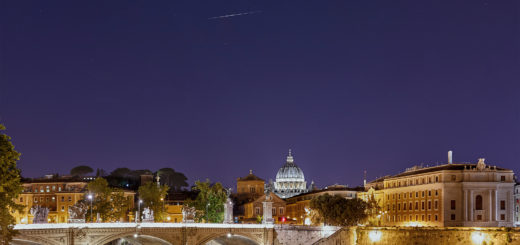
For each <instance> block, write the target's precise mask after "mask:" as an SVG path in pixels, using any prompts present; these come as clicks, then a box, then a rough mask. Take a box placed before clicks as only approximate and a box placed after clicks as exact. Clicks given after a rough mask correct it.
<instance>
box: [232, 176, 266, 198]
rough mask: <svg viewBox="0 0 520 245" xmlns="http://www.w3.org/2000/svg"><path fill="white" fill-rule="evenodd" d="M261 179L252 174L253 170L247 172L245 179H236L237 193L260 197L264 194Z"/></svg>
mask: <svg viewBox="0 0 520 245" xmlns="http://www.w3.org/2000/svg"><path fill="white" fill-rule="evenodd" d="M264 184H265V181H264V180H263V179H260V178H258V177H257V176H256V175H254V174H253V170H249V174H248V175H247V176H245V177H241V178H237V193H238V194H251V195H252V196H260V195H263V194H264Z"/></svg>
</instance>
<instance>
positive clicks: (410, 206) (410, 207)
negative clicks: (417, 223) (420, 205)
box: [408, 202, 413, 219]
mask: <svg viewBox="0 0 520 245" xmlns="http://www.w3.org/2000/svg"><path fill="white" fill-rule="evenodd" d="M408 207H409V209H410V210H412V209H413V204H412V202H410V205H409V206H408ZM410 219H412V218H410Z"/></svg>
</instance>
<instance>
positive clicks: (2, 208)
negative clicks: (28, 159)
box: [0, 124, 23, 245]
mask: <svg viewBox="0 0 520 245" xmlns="http://www.w3.org/2000/svg"><path fill="white" fill-rule="evenodd" d="M3 130H5V127H4V125H2V124H0V132H1V131H3ZM19 158H20V153H18V152H17V151H15V149H14V145H13V144H12V143H11V137H9V136H7V135H5V134H3V133H0V237H1V240H0V242H1V243H2V244H5V245H7V244H9V242H10V241H11V240H12V239H13V237H14V236H15V235H16V234H17V231H15V230H13V228H14V224H15V222H16V220H15V219H14V217H13V216H12V213H11V212H14V211H18V212H22V211H23V206H22V205H19V204H16V203H15V202H14V200H16V199H17V198H18V195H19V194H20V193H21V192H22V185H21V183H20V169H18V168H17V166H16V162H17V161H18V160H19Z"/></svg>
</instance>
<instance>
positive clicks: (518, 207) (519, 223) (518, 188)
mask: <svg viewBox="0 0 520 245" xmlns="http://www.w3.org/2000/svg"><path fill="white" fill-rule="evenodd" d="M514 212H515V219H514V220H515V226H516V227H520V183H516V185H515V211H514Z"/></svg>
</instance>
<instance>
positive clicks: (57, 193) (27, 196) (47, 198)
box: [14, 178, 135, 224]
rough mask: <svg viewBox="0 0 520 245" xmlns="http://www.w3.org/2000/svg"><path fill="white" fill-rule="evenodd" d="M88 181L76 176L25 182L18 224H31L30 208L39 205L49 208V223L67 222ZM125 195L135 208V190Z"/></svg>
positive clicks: (17, 214)
mask: <svg viewBox="0 0 520 245" xmlns="http://www.w3.org/2000/svg"><path fill="white" fill-rule="evenodd" d="M87 184H88V183H87V182H85V181H83V180H77V179H74V178H63V179H61V178H60V179H52V178H43V179H36V180H33V181H31V182H26V183H23V184H22V186H23V191H22V193H21V194H20V196H19V197H18V198H17V199H16V203H18V204H22V205H24V210H23V212H21V213H19V212H15V213H14V217H15V220H16V223H17V224H31V223H32V221H33V218H34V217H33V216H32V215H31V213H30V210H31V208H32V207H33V206H35V205H39V206H42V207H46V208H48V209H49V214H48V219H47V221H48V223H67V222H68V218H69V211H68V210H69V208H70V207H71V206H73V205H75V204H76V203H77V202H78V201H80V200H83V199H85V196H86V194H87V192H88V191H87ZM123 196H124V197H125V198H127V199H128V200H129V202H128V205H129V209H130V210H131V209H132V208H133V203H134V202H133V200H134V196H135V192H133V191H126V190H124V191H123Z"/></svg>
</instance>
